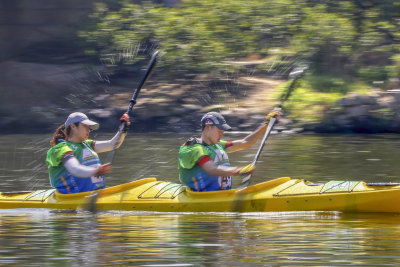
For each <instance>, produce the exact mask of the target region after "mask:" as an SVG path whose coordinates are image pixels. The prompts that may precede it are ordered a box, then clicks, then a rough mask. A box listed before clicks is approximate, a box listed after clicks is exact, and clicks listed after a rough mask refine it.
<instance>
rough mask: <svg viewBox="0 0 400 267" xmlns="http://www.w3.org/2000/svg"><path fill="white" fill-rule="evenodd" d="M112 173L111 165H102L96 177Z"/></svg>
mask: <svg viewBox="0 0 400 267" xmlns="http://www.w3.org/2000/svg"><path fill="white" fill-rule="evenodd" d="M110 173H111V163H106V164H104V165H101V166H100V167H99V168H98V169H97V171H96V172H95V174H94V175H95V176H103V175H107V174H110Z"/></svg>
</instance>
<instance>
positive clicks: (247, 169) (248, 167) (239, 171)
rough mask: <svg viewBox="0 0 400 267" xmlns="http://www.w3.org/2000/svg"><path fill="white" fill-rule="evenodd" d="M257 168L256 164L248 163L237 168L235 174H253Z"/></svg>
mask: <svg viewBox="0 0 400 267" xmlns="http://www.w3.org/2000/svg"><path fill="white" fill-rule="evenodd" d="M255 170H256V166H254V165H253V164H251V163H250V164H248V165H246V166H244V167H241V168H237V169H236V171H235V172H234V175H235V174H240V175H243V176H244V175H248V174H253V173H254V172H255Z"/></svg>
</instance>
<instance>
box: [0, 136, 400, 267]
mask: <svg viewBox="0 0 400 267" xmlns="http://www.w3.org/2000/svg"><path fill="white" fill-rule="evenodd" d="M241 136H242V135H241V134H230V135H227V139H235V138H240V137H241ZM105 138H106V137H105ZM185 138H186V136H184V135H181V136H176V135H174V136H171V135H157V136H151V135H146V137H144V136H141V135H131V136H129V138H128V139H127V140H126V142H125V144H124V146H123V147H122V148H121V149H120V150H119V151H118V153H117V156H116V158H115V160H114V173H113V175H112V177H109V178H108V180H107V183H108V185H115V184H119V183H123V182H127V181H130V180H134V179H137V178H142V177H150V176H155V177H158V178H159V179H162V180H168V181H172V182H177V181H178V180H177V177H176V174H177V169H176V164H177V161H176V153H177V147H179V145H180V143H181V142H182V140H184V139H185ZM20 140H25V142H24V143H21V141H20ZM43 140H46V139H45V137H44V136H18V137H15V136H1V137H0V176H1V180H0V190H1V191H9V190H29V189H33V188H38V189H44V188H48V187H49V185H48V174H47V170H46V167H45V166H44V164H43V162H44V155H45V152H46V150H47V148H48V146H47V141H46V142H45V141H43ZM399 146H400V141H399V140H398V136H397V135H370V136H361V135H347V136H334V135H328V136H316V135H295V136H293V135H273V136H271V138H270V139H269V140H268V144H267V146H266V147H265V151H264V152H263V155H262V156H261V158H260V164H259V165H258V169H257V173H256V175H255V176H254V181H253V182H254V183H255V182H261V181H264V180H266V179H269V178H275V177H281V176H292V177H296V178H306V179H310V180H313V181H316V182H317V181H328V180H333V179H342V178H343V179H344V178H349V179H350V178H351V179H352V180H357V179H360V180H366V181H375V182H376V181H385V180H387V181H393V182H400V178H399V173H400V172H399V166H398V163H397V161H398V158H400V150H399V149H398V148H399ZM256 150H257V147H254V148H252V149H250V150H247V151H244V152H243V153H242V152H241V153H237V154H232V155H231V160H232V162H234V163H236V164H238V165H242V164H244V163H246V164H247V163H248V162H249V161H251V160H252V158H253V156H254V154H255V152H256ZM399 240H400V215H396V214H342V213H335V212H284V213H248V214H246V213H245V214H236V213H179V214H176V213H169V214H165V213H137V212H100V213H97V214H95V215H93V214H90V213H85V212H78V213H65V212H50V211H46V210H29V211H28V210H0V265H14V266H16V265H20V266H24V265H29V266H36V265H37V266H43V265H45V266H53V265H54V266H102V265H112V266H216V265H218V266H242V265H249V264H252V265H255V266H269V265H272V266H282V265H295V266H309V265H317V266H332V265H333V266H338V265H354V264H359V265H361V264H365V265H378V264H379V265H398V264H399V263H400V256H399V255H400V246H399V242H400V241H399Z"/></svg>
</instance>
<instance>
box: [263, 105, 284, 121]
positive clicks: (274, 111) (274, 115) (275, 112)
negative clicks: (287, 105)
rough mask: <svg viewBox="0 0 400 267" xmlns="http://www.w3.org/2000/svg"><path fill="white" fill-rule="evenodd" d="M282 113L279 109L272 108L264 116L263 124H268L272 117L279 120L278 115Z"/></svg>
mask: <svg viewBox="0 0 400 267" xmlns="http://www.w3.org/2000/svg"><path fill="white" fill-rule="evenodd" d="M281 115H282V112H281V111H280V110H279V109H274V110H272V111H271V112H270V113H268V115H267V116H266V117H265V124H268V123H269V121H270V120H271V119H272V118H276V120H277V121H278V122H279V117H280V116H281Z"/></svg>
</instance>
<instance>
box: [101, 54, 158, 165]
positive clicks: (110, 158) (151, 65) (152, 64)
mask: <svg viewBox="0 0 400 267" xmlns="http://www.w3.org/2000/svg"><path fill="white" fill-rule="evenodd" d="M158 54H159V51H156V52H155V53H154V54H153V56H152V57H151V60H150V63H149V66H148V68H147V70H146V73H145V74H144V76H143V78H142V80H141V81H140V83H139V85H138V87H137V88H136V90H135V92H134V93H133V95H132V99H131V100H130V102H129V107H128V109H127V110H126V113H127V114H128V115H130V114H131V112H132V109H133V106H134V105H135V104H136V98H137V97H138V95H139V93H140V90H141V89H142V87H143V85H144V83H145V82H146V80H147V78H149V76H150V74H151V72H152V71H153V69H154V67H155V65H156V62H157V58H158ZM125 123H126V122H122V123H121V125H120V126H119V129H118V135H119V136H118V138H117V140H116V142H115V143H114V148H113V150H112V151H111V152H110V154H108V157H107V163H111V162H112V161H113V159H114V156H115V153H116V148H117V145H118V144H119V140H120V139H121V134H122V130H123V129H124V128H125Z"/></svg>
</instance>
